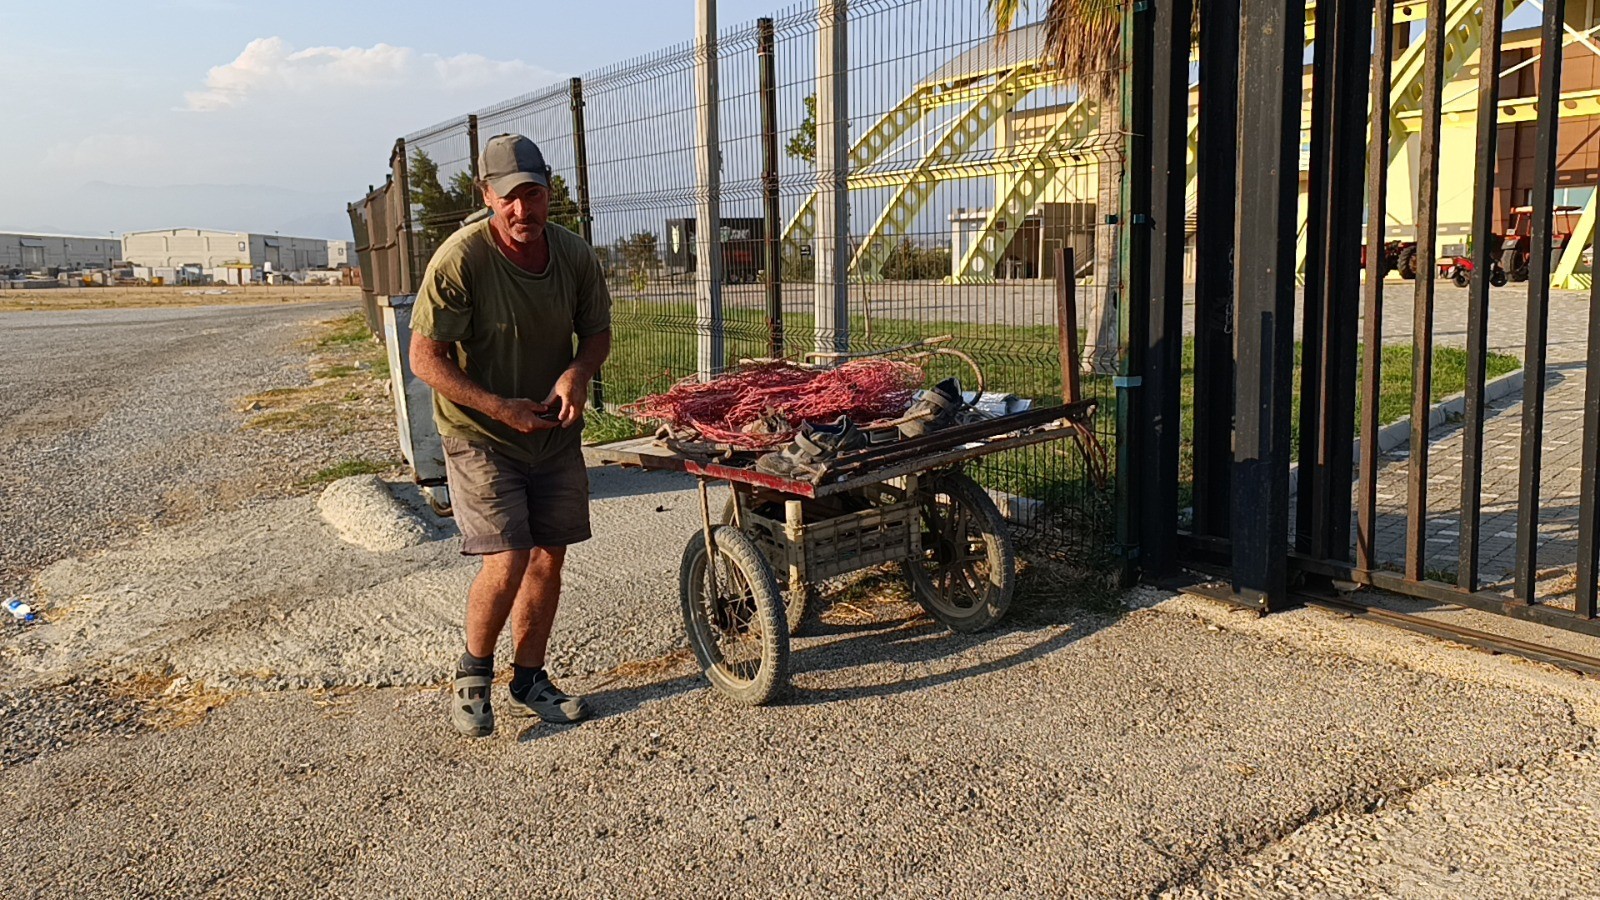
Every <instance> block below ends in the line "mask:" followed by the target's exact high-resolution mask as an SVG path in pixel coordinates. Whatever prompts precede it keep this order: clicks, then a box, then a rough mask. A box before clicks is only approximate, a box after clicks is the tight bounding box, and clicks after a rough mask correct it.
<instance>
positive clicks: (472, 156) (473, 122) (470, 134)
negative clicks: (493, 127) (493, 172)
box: [467, 114, 483, 205]
mask: <svg viewBox="0 0 1600 900" xmlns="http://www.w3.org/2000/svg"><path fill="white" fill-rule="evenodd" d="M467 171H468V172H469V173H471V175H472V202H473V204H474V205H477V204H481V203H482V202H483V192H482V191H481V190H479V189H478V179H479V178H480V177H482V176H481V175H480V174H479V172H478V117H477V115H476V114H471V115H468V116H467Z"/></svg>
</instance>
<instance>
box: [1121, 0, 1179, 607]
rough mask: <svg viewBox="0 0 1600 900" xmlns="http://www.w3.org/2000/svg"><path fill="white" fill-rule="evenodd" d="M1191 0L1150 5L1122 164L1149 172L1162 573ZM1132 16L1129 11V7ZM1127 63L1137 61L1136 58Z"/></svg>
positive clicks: (1149, 560) (1151, 513)
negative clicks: (1139, 137) (1144, 137)
mask: <svg viewBox="0 0 1600 900" xmlns="http://www.w3.org/2000/svg"><path fill="white" fill-rule="evenodd" d="M1191 9H1192V0H1168V2H1162V3H1159V4H1157V6H1156V8H1155V11H1154V13H1153V15H1149V16H1147V18H1152V19H1153V20H1154V21H1153V22H1152V24H1151V26H1150V28H1151V31H1152V40H1151V41H1150V47H1151V55H1150V58H1149V63H1148V64H1147V65H1148V69H1149V72H1150V74H1149V76H1148V77H1149V79H1150V81H1149V90H1150V92H1151V93H1150V95H1149V96H1151V97H1152V104H1151V105H1152V107H1153V109H1152V114H1151V117H1150V122H1149V127H1150V128H1151V131H1150V132H1149V133H1150V134H1151V140H1150V141H1149V142H1148V146H1149V148H1150V149H1149V153H1150V162H1151V165H1150V167H1149V168H1147V169H1143V170H1141V169H1138V168H1134V167H1129V169H1128V170H1127V171H1128V173H1129V175H1130V176H1131V177H1137V176H1138V174H1139V173H1140V172H1141V171H1148V172H1150V173H1151V179H1150V181H1151V186H1150V196H1149V199H1148V202H1149V203H1150V204H1151V218H1152V219H1153V220H1154V221H1153V225H1154V230H1153V234H1152V235H1151V237H1152V239H1153V247H1151V248H1150V250H1149V252H1150V268H1151V271H1152V274H1151V278H1150V283H1149V292H1150V302H1149V313H1148V317H1149V334H1148V337H1147V346H1148V356H1147V358H1146V361H1145V362H1146V365H1147V372H1146V378H1147V380H1146V382H1145V388H1144V392H1145V413H1146V414H1145V415H1144V416H1143V421H1144V428H1145V436H1144V439H1143V443H1144V446H1143V462H1142V463H1141V465H1140V468H1141V469H1143V470H1144V472H1145V476H1144V477H1145V482H1144V485H1145V491H1144V497H1143V500H1142V502H1143V503H1144V510H1143V511H1142V512H1141V513H1140V521H1141V523H1142V526H1143V527H1142V533H1141V536H1140V541H1139V543H1140V547H1141V550H1142V556H1143V560H1142V568H1143V570H1144V573H1145V575H1146V576H1150V575H1164V574H1167V573H1168V572H1170V571H1172V569H1173V568H1174V567H1175V566H1176V565H1177V556H1176V551H1177V546H1176V545H1177V540H1178V441H1179V438H1180V434H1179V432H1180V430H1181V419H1180V409H1179V393H1180V388H1181V386H1182V382H1183V252H1184V243H1185V234H1184V232H1185V231H1186V230H1187V225H1186V222H1185V219H1186V218H1187V216H1186V215H1185V208H1184V207H1185V202H1184V182H1185V181H1186V180H1187V179H1186V175H1187V156H1188V137H1187V133H1188V124H1189V35H1190V28H1191V26H1190V20H1191V18H1192V16H1191V12H1190V10H1191ZM1136 15H1137V13H1136ZM1134 64H1135V66H1138V65H1139V61H1138V60H1137V59H1135V60H1134Z"/></svg>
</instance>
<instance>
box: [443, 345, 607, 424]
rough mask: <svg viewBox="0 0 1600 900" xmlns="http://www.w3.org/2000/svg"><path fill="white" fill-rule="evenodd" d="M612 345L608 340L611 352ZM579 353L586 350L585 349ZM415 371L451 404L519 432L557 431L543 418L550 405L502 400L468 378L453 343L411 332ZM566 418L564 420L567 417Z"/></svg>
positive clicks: (520, 398)
mask: <svg viewBox="0 0 1600 900" xmlns="http://www.w3.org/2000/svg"><path fill="white" fill-rule="evenodd" d="M609 345H610V341H609V340H608V341H607V346H608V348H609ZM579 350H580V351H581V350H582V346H581V345H580V346H579ZM601 358H602V359H604V357H603V356H602V357H601ZM574 364H576V363H574ZM411 371H412V372H414V373H415V374H416V376H417V377H418V378H420V379H422V380H423V382H425V383H426V384H427V385H428V386H429V387H431V388H433V389H434V390H436V391H438V392H439V394H440V395H441V396H443V397H444V398H445V399H446V400H449V401H450V402H451V403H454V404H456V405H457V406H466V407H469V408H471V409H475V410H477V411H478V412H481V413H483V414H485V415H488V416H491V417H493V418H495V419H496V420H498V421H501V422H504V423H506V424H507V425H510V426H511V427H512V428H515V429H516V430H518V431H523V432H529V431H539V430H541V429H545V428H554V427H556V423H555V422H552V421H549V420H547V419H541V418H539V414H540V413H542V412H544V411H545V410H546V409H547V408H548V407H547V406H546V404H544V403H536V402H534V401H532V400H529V399H526V398H523V397H502V396H500V395H499V394H493V393H490V392H489V391H486V390H484V389H483V387H482V386H481V385H479V384H478V383H477V382H475V381H473V380H472V379H471V378H468V377H467V373H465V372H463V371H461V366H460V365H458V364H457V363H456V355H455V345H454V344H452V343H450V342H449V341H436V340H434V339H432V338H429V337H424V336H423V335H422V333H421V332H419V331H413V332H411ZM563 377H565V376H563ZM586 383H587V382H586ZM562 415H563V417H564V416H565V413H564V412H563V414H562Z"/></svg>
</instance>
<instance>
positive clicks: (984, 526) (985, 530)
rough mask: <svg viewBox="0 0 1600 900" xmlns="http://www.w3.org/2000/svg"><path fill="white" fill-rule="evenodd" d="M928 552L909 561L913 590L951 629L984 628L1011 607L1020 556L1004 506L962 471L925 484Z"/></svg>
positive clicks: (924, 526)
mask: <svg viewBox="0 0 1600 900" xmlns="http://www.w3.org/2000/svg"><path fill="white" fill-rule="evenodd" d="M921 518H922V552H921V554H920V555H918V556H916V557H913V558H912V559H910V560H907V561H906V562H905V563H904V569H905V573H906V579H907V580H908V581H909V582H910V583H911V594H912V596H913V597H915V598H916V600H917V602H918V603H920V604H922V608H923V609H926V610H927V611H928V612H929V613H930V614H931V615H932V616H933V617H934V618H935V619H938V620H939V621H941V622H943V623H944V624H946V625H948V626H950V628H951V630H954V631H963V632H972V631H982V630H983V629H985V628H988V627H989V626H990V625H993V624H994V623H995V622H997V621H999V619H1000V617H1001V616H1003V615H1005V614H1006V610H1007V609H1008V608H1009V607H1010V606H1011V595H1012V593H1013V591H1014V590H1015V587H1016V572H1017V557H1016V550H1015V548H1013V547H1012V544H1011V534H1010V532H1009V531H1007V529H1006V522H1005V519H1004V518H1002V517H1001V515H1000V510H999V509H997V508H996V507H995V505H994V501H993V500H991V499H989V495H988V494H986V493H984V490H983V488H981V487H979V486H978V483H977V482H975V481H973V480H972V479H971V478H969V477H968V476H966V475H964V474H962V473H960V472H950V473H946V474H943V475H936V476H931V478H930V481H929V482H928V484H926V485H925V486H924V488H923V498H922V517H921Z"/></svg>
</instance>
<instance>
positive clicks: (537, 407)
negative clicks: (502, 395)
mask: <svg viewBox="0 0 1600 900" xmlns="http://www.w3.org/2000/svg"><path fill="white" fill-rule="evenodd" d="M549 409H550V404H549V403H548V402H546V403H537V402H535V401H533V400H529V399H527V398H526V397H513V398H511V399H509V400H505V399H503V400H501V401H500V402H499V403H498V404H496V405H495V410H494V413H493V415H494V417H495V418H496V419H499V420H500V421H502V422H504V423H506V424H507V425H510V426H511V427H512V428H515V429H516V430H518V431H520V432H522V433H524V434H528V433H530V432H534V431H544V430H546V429H549V428H555V427H556V426H557V423H556V422H554V421H551V420H550V419H546V418H542V416H543V414H544V413H546V412H547V411H549Z"/></svg>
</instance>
